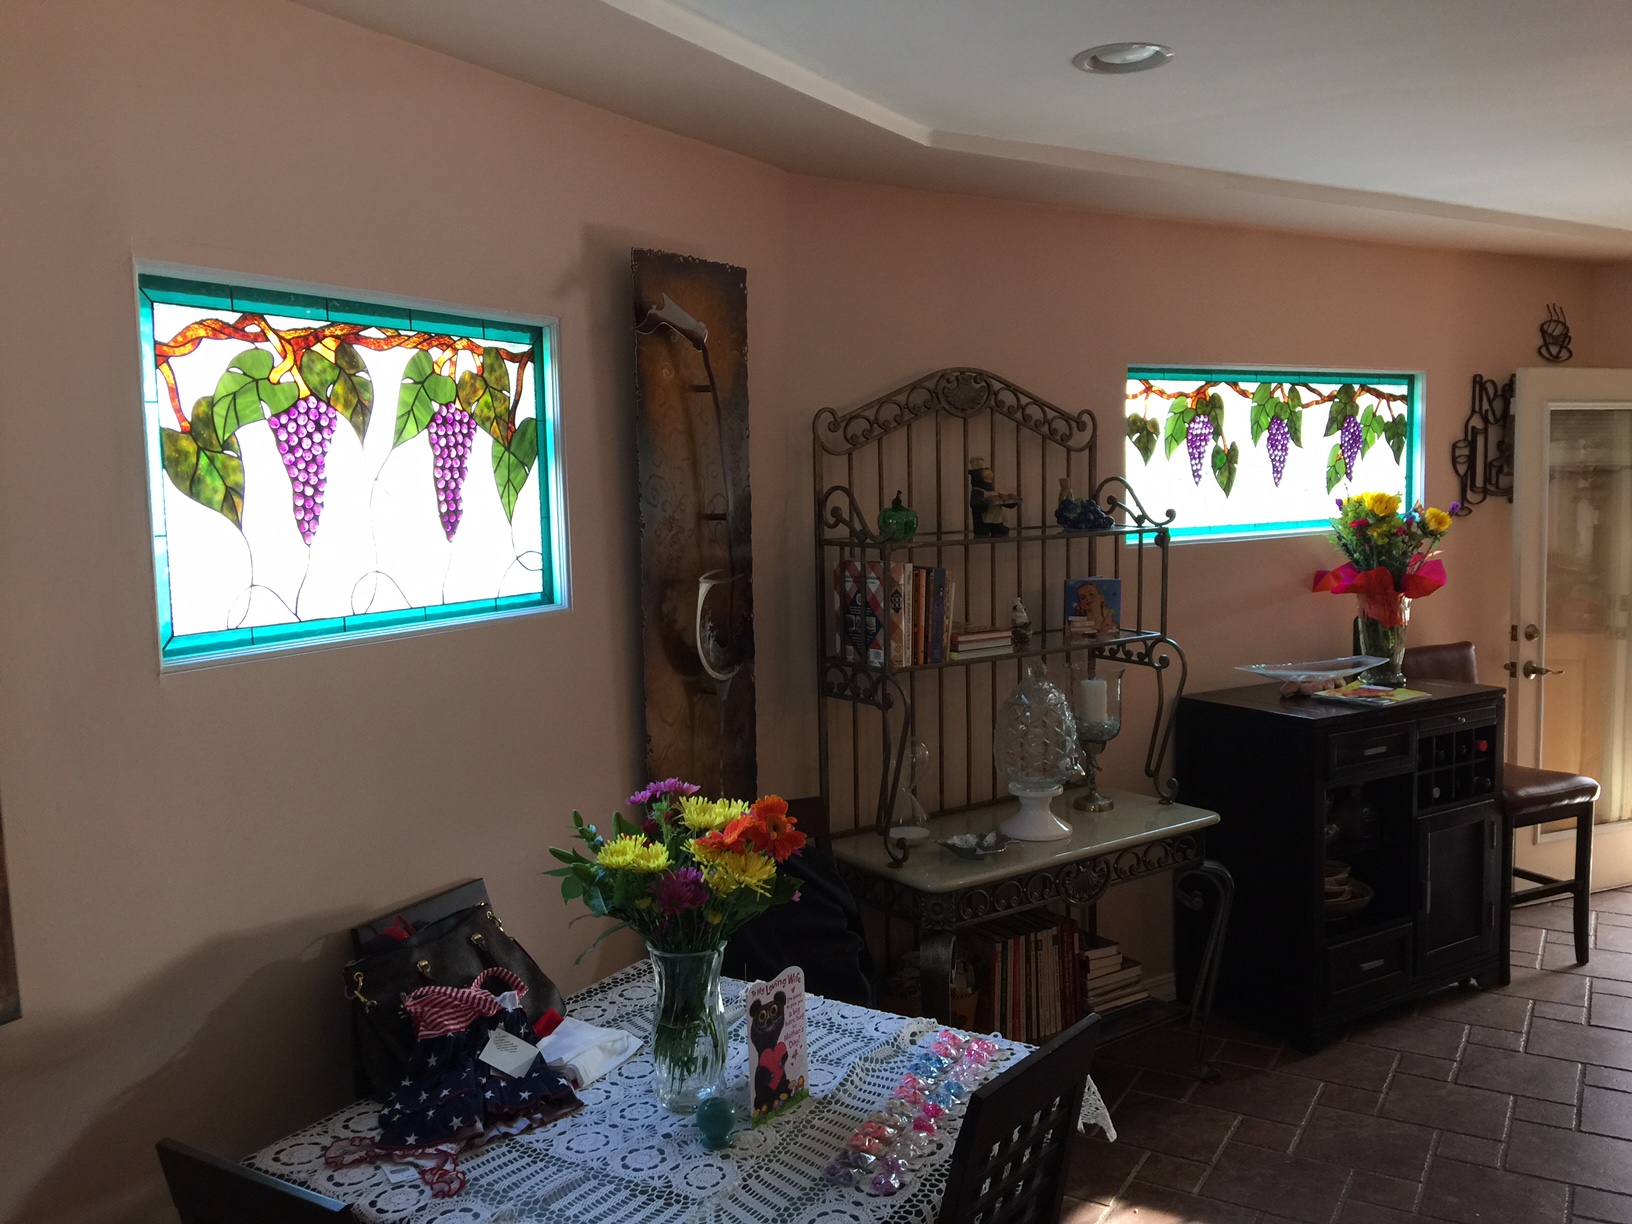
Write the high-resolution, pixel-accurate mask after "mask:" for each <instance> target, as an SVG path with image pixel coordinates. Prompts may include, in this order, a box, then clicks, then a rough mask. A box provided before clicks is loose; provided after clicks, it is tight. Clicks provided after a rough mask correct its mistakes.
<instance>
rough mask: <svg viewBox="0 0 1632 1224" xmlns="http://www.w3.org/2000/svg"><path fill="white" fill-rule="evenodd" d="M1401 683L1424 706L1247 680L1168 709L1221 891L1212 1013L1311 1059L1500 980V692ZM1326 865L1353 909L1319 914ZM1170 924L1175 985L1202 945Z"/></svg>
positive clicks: (1506, 848) (1508, 849) (1505, 867)
mask: <svg viewBox="0 0 1632 1224" xmlns="http://www.w3.org/2000/svg"><path fill="white" fill-rule="evenodd" d="M1414 687H1417V688H1420V689H1422V690H1424V691H1426V692H1428V693H1429V694H1430V696H1429V697H1428V698H1426V699H1421V700H1417V701H1411V702H1403V703H1400V704H1398V705H1393V706H1387V707H1372V706H1353V705H1347V704H1342V703H1338V702H1333V701H1325V700H1319V699H1315V698H1309V697H1301V698H1288V699H1283V698H1282V697H1281V696H1280V693H1279V688H1278V686H1277V685H1274V684H1256V685H1249V686H1247V687H1244V688H1236V689H1226V690H1221V691H1218V692H1212V693H1200V694H1194V695H1189V696H1186V697H1185V698H1184V699H1183V700H1182V701H1181V702H1180V703H1179V708H1178V714H1177V733H1176V734H1177V748H1176V752H1177V756H1176V766H1177V773H1178V779H1179V800H1180V801H1181V802H1183V803H1187V804H1191V805H1194V806H1196V807H1202V808H1209V809H1211V810H1213V811H1216V812H1218V813H1219V815H1220V817H1221V819H1220V822H1219V823H1218V824H1217V825H1216V826H1214V827H1213V828H1212V829H1210V830H1208V847H1207V848H1208V854H1209V856H1210V857H1212V858H1215V859H1217V860H1218V861H1219V862H1221V863H1223V864H1224V865H1225V866H1226V867H1228V868H1229V869H1230V871H1231V872H1232V873H1233V874H1234V876H1235V881H1236V889H1235V908H1234V912H1233V913H1232V915H1231V919H1230V925H1229V932H1228V936H1227V940H1226V944H1225V949H1224V958H1223V964H1222V968H1221V970H1220V972H1219V977H1218V996H1217V1006H1218V1009H1219V1011H1220V1012H1221V1013H1222V1014H1225V1015H1229V1016H1232V1017H1234V1018H1237V1019H1239V1020H1241V1021H1243V1022H1246V1023H1249V1024H1252V1025H1255V1026H1257V1027H1259V1028H1261V1029H1264V1030H1265V1031H1268V1032H1272V1033H1275V1034H1278V1035H1280V1036H1282V1037H1284V1038H1286V1039H1287V1040H1289V1041H1291V1042H1293V1043H1294V1044H1296V1045H1298V1046H1301V1047H1303V1048H1306V1049H1314V1048H1318V1047H1319V1046H1322V1045H1324V1044H1325V1043H1326V1042H1328V1041H1330V1040H1331V1039H1332V1037H1333V1036H1334V1035H1335V1034H1336V1033H1337V1032H1338V1030H1340V1029H1341V1028H1342V1027H1343V1026H1345V1025H1347V1024H1349V1023H1350V1022H1352V1021H1354V1020H1356V1019H1358V1018H1359V1017H1361V1016H1364V1015H1367V1014H1369V1013H1372V1012H1376V1011H1379V1010H1381V1009H1383V1008H1386V1007H1389V1006H1391V1005H1393V1004H1395V1003H1398V1002H1400V1001H1402V1000H1405V999H1410V998H1413V997H1416V996H1419V995H1422V994H1424V993H1426V992H1428V991H1431V990H1435V989H1438V988H1440V987H1443V986H1446V985H1450V984H1451V983H1454V982H1460V981H1466V980H1469V979H1472V980H1474V981H1477V982H1478V983H1479V984H1480V985H1481V986H1486V987H1492V986H1496V985H1503V984H1506V982H1507V981H1508V914H1509V909H1510V906H1509V899H1508V888H1507V882H1508V876H1509V871H1510V869H1511V866H1512V853H1513V849H1512V846H1513V838H1512V830H1511V828H1509V827H1508V826H1507V825H1506V824H1505V823H1504V821H1503V818H1502V815H1501V811H1500V805H1499V804H1498V802H1497V796H1499V795H1500V793H1501V787H1502V776H1501V771H1502V745H1503V718H1504V713H1505V703H1506V695H1505V693H1504V692H1503V690H1502V689H1499V688H1493V687H1490V686H1488V685H1478V684H1451V683H1422V684H1419V685H1416V686H1414ZM1327 859H1335V860H1339V861H1341V862H1343V863H1346V864H1348V866H1349V868H1350V870H1351V873H1352V876H1353V878H1354V879H1356V880H1358V881H1361V882H1363V883H1364V884H1366V885H1368V886H1369V887H1370V888H1371V889H1372V890H1373V897H1372V900H1371V901H1370V903H1369V904H1367V905H1366V906H1365V908H1364V909H1362V910H1360V911H1359V912H1357V913H1354V914H1352V915H1349V916H1347V917H1342V918H1337V919H1332V918H1330V917H1329V916H1328V915H1327V913H1326V911H1325V906H1324V892H1323V888H1324V883H1325V875H1326V872H1325V870H1324V863H1325V861H1326V860H1327ZM1180 919H1181V930H1180V932H1179V935H1180V938H1179V942H1178V953H1179V966H1178V968H1179V977H1180V987H1181V989H1184V988H1186V986H1187V978H1188V975H1190V974H1192V973H1193V966H1194V965H1195V963H1196V962H1197V960H1198V959H1199V951H1200V948H1201V944H1202V939H1203V934H1204V933H1203V932H1202V931H1200V930H1199V929H1196V930H1189V929H1185V925H1184V924H1183V921H1182V920H1183V915H1182V914H1181V915H1180Z"/></svg>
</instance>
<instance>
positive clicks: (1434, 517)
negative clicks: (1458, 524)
mask: <svg viewBox="0 0 1632 1224" xmlns="http://www.w3.org/2000/svg"><path fill="white" fill-rule="evenodd" d="M1422 524H1423V526H1424V527H1426V528H1428V530H1429V531H1431V532H1433V533H1434V534H1435V535H1444V534H1445V533H1446V532H1447V531H1449V530H1450V529H1451V516H1450V515H1448V514H1446V513H1445V511H1443V510H1437V509H1435V508H1434V507H1433V506H1429V507H1428V509H1426V510H1424V511H1423V512H1422Z"/></svg>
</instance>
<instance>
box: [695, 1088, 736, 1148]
mask: <svg viewBox="0 0 1632 1224" xmlns="http://www.w3.org/2000/svg"><path fill="white" fill-rule="evenodd" d="M736 1126H737V1107H736V1106H735V1105H733V1104H732V1103H731V1102H730V1100H728V1099H727V1098H725V1097H722V1096H712V1097H707V1098H705V1099H704V1100H703V1101H701V1102H699V1103H698V1106H697V1129H698V1130H700V1131H701V1132H702V1133H703V1143H704V1144H705V1145H706V1146H707V1147H709V1148H711V1149H716V1150H717V1149H719V1148H723V1147H726V1146H727V1145H728V1144H730V1142H731V1132H732V1131H733V1130H735V1129H736Z"/></svg>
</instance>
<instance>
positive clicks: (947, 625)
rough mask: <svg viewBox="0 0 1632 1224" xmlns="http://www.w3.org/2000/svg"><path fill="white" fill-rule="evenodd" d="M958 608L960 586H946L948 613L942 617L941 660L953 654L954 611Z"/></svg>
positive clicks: (948, 584)
mask: <svg viewBox="0 0 1632 1224" xmlns="http://www.w3.org/2000/svg"><path fill="white" fill-rule="evenodd" d="M957 606H958V584H957V583H956V582H952V581H948V582H947V584H946V611H945V613H944V614H943V615H942V617H941V658H943V659H945V658H948V657H949V656H950V655H951V654H952V609H953V608H955V607H957Z"/></svg>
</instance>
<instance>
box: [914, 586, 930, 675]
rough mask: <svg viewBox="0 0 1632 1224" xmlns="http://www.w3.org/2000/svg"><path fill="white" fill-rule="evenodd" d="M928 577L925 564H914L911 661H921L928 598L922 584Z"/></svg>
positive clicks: (924, 658) (923, 655) (922, 658)
mask: <svg viewBox="0 0 1632 1224" xmlns="http://www.w3.org/2000/svg"><path fill="white" fill-rule="evenodd" d="M928 578H929V569H928V568H927V567H926V566H922V565H919V566H915V567H914V568H913V571H912V661H913V662H914V663H923V662H925V661H926V656H925V654H924V610H925V609H926V608H928V607H929V599H928V597H927V596H926V595H925V593H924V592H925V588H924V584H925V582H926V581H927V580H928Z"/></svg>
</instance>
